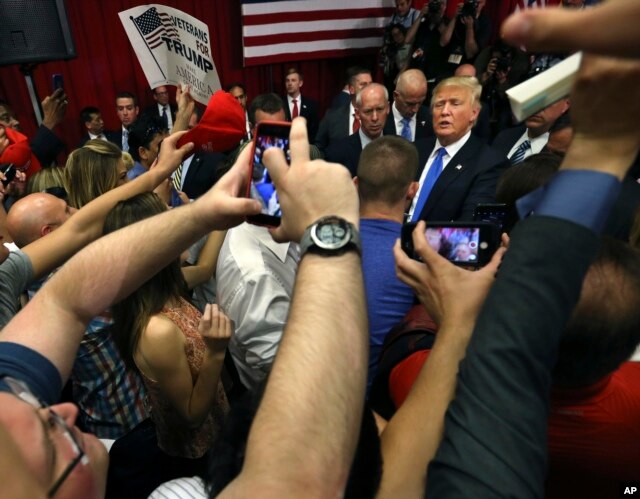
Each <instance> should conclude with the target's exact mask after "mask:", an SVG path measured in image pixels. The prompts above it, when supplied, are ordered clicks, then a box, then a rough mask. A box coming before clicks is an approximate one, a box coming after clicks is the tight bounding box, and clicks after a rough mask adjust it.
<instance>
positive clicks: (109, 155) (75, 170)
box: [65, 139, 122, 209]
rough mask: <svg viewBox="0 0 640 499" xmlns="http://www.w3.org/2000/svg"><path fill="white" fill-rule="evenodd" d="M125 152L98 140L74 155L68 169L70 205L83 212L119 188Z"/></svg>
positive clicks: (66, 173)
mask: <svg viewBox="0 0 640 499" xmlns="http://www.w3.org/2000/svg"><path fill="white" fill-rule="evenodd" d="M121 161H122V151H120V149H118V148H117V147H116V146H115V145H114V144H112V143H110V142H107V141H106V140H101V139H95V140H89V141H87V143H86V144H85V145H84V146H83V147H80V148H79V149H76V150H75V151H73V152H72V153H71V154H70V155H69V158H68V159H67V165H66V167H65V189H66V190H67V193H68V195H69V205H70V206H73V207H74V208H78V209H80V208H82V207H83V206H84V205H85V204H87V203H89V202H90V201H93V200H94V199H95V198H97V197H98V196H101V195H102V194H104V193H105V192H108V191H110V190H111V189H113V188H115V187H116V186H117V185H118V165H119V164H120V162H121Z"/></svg>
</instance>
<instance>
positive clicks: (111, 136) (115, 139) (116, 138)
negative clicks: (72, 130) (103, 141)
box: [78, 129, 122, 149]
mask: <svg viewBox="0 0 640 499" xmlns="http://www.w3.org/2000/svg"><path fill="white" fill-rule="evenodd" d="M102 133H103V134H104V136H105V137H106V138H107V140H108V141H109V142H111V143H113V144H115V145H117V146H118V149H122V129H120V131H119V132H111V131H109V130H105V131H104V132H102ZM89 140H90V137H89V134H88V133H85V134H84V135H83V136H82V139H80V142H79V143H78V147H82V146H83V145H85V144H86V143H87V142H88V141H89Z"/></svg>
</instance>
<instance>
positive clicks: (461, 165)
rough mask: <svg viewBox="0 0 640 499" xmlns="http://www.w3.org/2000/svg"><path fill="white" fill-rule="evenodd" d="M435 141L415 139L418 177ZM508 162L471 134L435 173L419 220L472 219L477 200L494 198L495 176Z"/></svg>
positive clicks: (488, 200) (500, 172) (496, 180)
mask: <svg viewBox="0 0 640 499" xmlns="http://www.w3.org/2000/svg"><path fill="white" fill-rule="evenodd" d="M435 144H436V139H435V138H431V139H426V140H421V141H418V142H416V147H417V148H418V153H419V161H420V163H419V171H418V175H417V179H418V180H419V179H420V175H421V174H422V170H423V169H424V167H425V166H426V164H427V160H428V159H429V156H430V155H431V153H432V152H433V148H434V147H435ZM509 166H510V163H509V161H508V160H507V158H506V157H505V156H504V155H502V154H500V153H499V152H498V151H496V150H495V149H492V148H491V147H490V146H488V145H486V144H485V143H484V142H483V141H482V140H481V139H479V138H478V137H475V136H474V135H473V134H471V135H470V137H469V140H467V142H466V143H465V145H464V146H462V149H460V151H458V153H457V154H456V155H455V156H454V157H453V158H451V160H450V161H449V163H448V164H447V166H446V168H445V169H444V170H443V171H442V173H441V174H440V176H439V177H438V180H437V181H436V183H435V185H434V186H433V189H432V190H431V193H430V194H429V197H428V198H427V201H426V203H425V204H424V208H423V209H422V212H421V213H420V220H431V221H449V220H468V221H470V220H473V211H474V210H475V207H476V205H477V204H478V203H492V202H495V193H496V184H497V182H498V178H499V177H500V175H501V174H502V173H503V172H504V171H505V170H506V169H507V168H508V167H509Z"/></svg>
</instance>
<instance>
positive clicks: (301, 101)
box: [284, 68, 318, 143]
mask: <svg viewBox="0 0 640 499" xmlns="http://www.w3.org/2000/svg"><path fill="white" fill-rule="evenodd" d="M284 81H285V87H286V89H287V95H286V97H285V99H284V101H285V106H284V113H285V118H286V120H287V121H291V120H293V118H295V117H297V116H304V117H305V118H306V119H307V133H308V135H309V142H311V143H313V141H314V139H315V136H316V132H317V131H318V104H317V103H316V101H314V100H313V99H309V98H308V97H303V96H302V94H301V93H300V89H301V88H302V85H303V83H304V79H303V77H302V73H301V72H300V71H298V70H297V69H295V68H291V69H289V70H288V71H287V76H286V78H285V80H284Z"/></svg>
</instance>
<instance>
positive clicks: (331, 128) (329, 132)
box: [315, 104, 351, 151]
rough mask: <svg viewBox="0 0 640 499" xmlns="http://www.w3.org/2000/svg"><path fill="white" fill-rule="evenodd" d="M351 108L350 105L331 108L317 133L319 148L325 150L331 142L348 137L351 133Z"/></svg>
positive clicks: (316, 142)
mask: <svg viewBox="0 0 640 499" xmlns="http://www.w3.org/2000/svg"><path fill="white" fill-rule="evenodd" d="M349 109H350V106H349V104H347V105H346V106H342V107H338V108H336V109H329V110H328V111H327V114H325V115H324V118H322V121H321V122H320V128H319V129H318V133H317V134H316V141H315V144H316V146H318V149H320V150H321V151H324V150H325V149H326V148H327V147H328V146H329V145H330V144H331V143H333V142H335V141H337V140H340V139H346V138H347V137H348V136H349V135H350V134H351V130H350V129H349Z"/></svg>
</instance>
